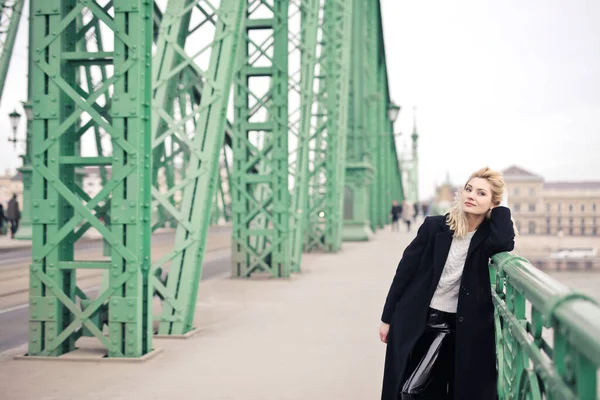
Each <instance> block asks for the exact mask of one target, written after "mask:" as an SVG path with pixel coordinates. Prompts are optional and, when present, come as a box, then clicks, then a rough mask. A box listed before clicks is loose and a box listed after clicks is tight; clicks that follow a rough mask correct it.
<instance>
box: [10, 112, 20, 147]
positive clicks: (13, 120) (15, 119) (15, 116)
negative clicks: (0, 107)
mask: <svg viewBox="0 0 600 400" xmlns="http://www.w3.org/2000/svg"><path fill="white" fill-rule="evenodd" d="M8 117H9V118H10V125H11V126H12V130H13V138H12V139H11V138H8V141H9V142H12V143H13V145H14V146H15V150H16V149H17V142H18V140H17V128H18V127H19V120H20V119H21V114H19V113H18V112H17V110H13V112H11V113H10V114H8Z"/></svg>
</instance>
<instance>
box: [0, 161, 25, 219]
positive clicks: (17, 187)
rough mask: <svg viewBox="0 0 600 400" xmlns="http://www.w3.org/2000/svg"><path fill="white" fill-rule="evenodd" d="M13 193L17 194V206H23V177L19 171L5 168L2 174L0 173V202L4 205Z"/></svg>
mask: <svg viewBox="0 0 600 400" xmlns="http://www.w3.org/2000/svg"><path fill="white" fill-rule="evenodd" d="M13 194H16V195H17V201H18V202H19V207H20V208H22V207H23V178H22V176H21V172H15V171H12V170H8V169H7V170H5V171H4V174H2V175H0V204H2V205H3V206H4V209H5V210H6V206H7V204H8V201H9V200H10V198H11V197H12V195H13Z"/></svg>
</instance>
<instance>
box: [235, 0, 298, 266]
mask: <svg viewBox="0 0 600 400" xmlns="http://www.w3.org/2000/svg"><path fill="white" fill-rule="evenodd" d="M240 50H241V51H240V52H239V53H238V54H239V61H238V64H237V68H238V70H237V72H236V80H235V93H234V105H235V111H234V113H235V115H234V126H233V163H234V164H233V170H232V176H231V194H232V217H233V234H232V261H233V268H232V275H233V276H237V277H249V276H250V275H251V274H252V273H254V272H264V273H267V274H269V275H271V276H273V277H288V276H289V275H290V269H291V268H290V262H289V261H290V254H289V252H288V248H289V222H290V221H289V215H290V211H289V207H290V193H289V188H288V1H287V0H277V1H275V0H271V1H266V0H263V1H248V11H247V19H246V21H245V22H244V35H243V37H242V45H241V49H240Z"/></svg>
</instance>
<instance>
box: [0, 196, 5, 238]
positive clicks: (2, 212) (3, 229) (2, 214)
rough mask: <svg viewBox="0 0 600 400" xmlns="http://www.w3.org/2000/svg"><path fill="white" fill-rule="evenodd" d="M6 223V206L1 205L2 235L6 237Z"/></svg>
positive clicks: (0, 233) (0, 231) (0, 224)
mask: <svg viewBox="0 0 600 400" xmlns="http://www.w3.org/2000/svg"><path fill="white" fill-rule="evenodd" d="M5 221H6V216H5V215H4V206H3V205H2V204H0V235H6V227H5V226H4V222H5Z"/></svg>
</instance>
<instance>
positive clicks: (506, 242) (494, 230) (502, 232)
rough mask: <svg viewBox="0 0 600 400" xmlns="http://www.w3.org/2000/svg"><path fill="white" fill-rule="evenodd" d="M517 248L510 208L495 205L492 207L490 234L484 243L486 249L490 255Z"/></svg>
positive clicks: (486, 252)
mask: <svg viewBox="0 0 600 400" xmlns="http://www.w3.org/2000/svg"><path fill="white" fill-rule="evenodd" d="M514 248H515V230H514V229H513V222H512V219H511V218H510V209H508V208H507V207H502V206H499V207H495V208H494V209H492V217H491V219H490V235H489V237H488V238H487V239H486V241H485V244H484V251H485V254H486V255H487V256H488V257H491V256H493V255H494V254H498V253H502V252H504V251H512V250H513V249H514Z"/></svg>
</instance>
